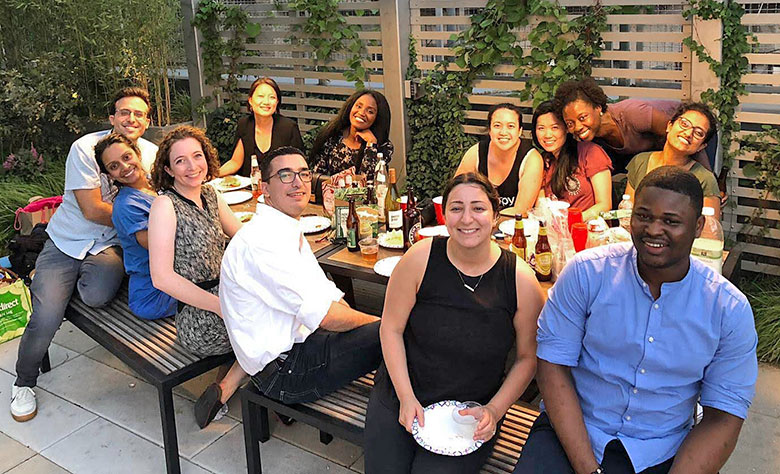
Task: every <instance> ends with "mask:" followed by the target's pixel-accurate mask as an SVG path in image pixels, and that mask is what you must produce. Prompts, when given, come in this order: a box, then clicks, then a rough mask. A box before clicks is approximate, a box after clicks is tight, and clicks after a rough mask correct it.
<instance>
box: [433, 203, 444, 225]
mask: <svg viewBox="0 0 780 474" xmlns="http://www.w3.org/2000/svg"><path fill="white" fill-rule="evenodd" d="M442 199H443V198H442V197H441V196H436V197H435V198H433V209H434V210H435V211H436V222H437V223H438V224H439V225H444V212H442V209H441V203H442Z"/></svg>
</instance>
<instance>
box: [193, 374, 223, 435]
mask: <svg viewBox="0 0 780 474" xmlns="http://www.w3.org/2000/svg"><path fill="white" fill-rule="evenodd" d="M221 398H222V389H221V388H219V385H217V384H215V383H213V384H211V385H209V386H208V387H207V388H206V390H205V391H204V392H203V394H202V395H201V396H200V398H198V401H197V402H195V421H196V422H197V423H198V426H200V429H203V428H205V427H207V426H208V425H209V423H211V420H213V419H214V417H215V416H217V412H218V411H219V409H220V408H222V402H221V401H220V399H221Z"/></svg>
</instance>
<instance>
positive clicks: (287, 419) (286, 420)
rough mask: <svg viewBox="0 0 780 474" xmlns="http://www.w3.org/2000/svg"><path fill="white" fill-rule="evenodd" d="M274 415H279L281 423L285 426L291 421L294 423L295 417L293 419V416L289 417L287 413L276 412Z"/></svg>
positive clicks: (290, 423)
mask: <svg viewBox="0 0 780 474" xmlns="http://www.w3.org/2000/svg"><path fill="white" fill-rule="evenodd" d="M276 416H278V417H279V420H280V421H281V422H282V424H283V425H285V426H290V425H292V424H293V423H295V419H294V418H290V417H289V416H287V415H282V414H281V413H277V414H276Z"/></svg>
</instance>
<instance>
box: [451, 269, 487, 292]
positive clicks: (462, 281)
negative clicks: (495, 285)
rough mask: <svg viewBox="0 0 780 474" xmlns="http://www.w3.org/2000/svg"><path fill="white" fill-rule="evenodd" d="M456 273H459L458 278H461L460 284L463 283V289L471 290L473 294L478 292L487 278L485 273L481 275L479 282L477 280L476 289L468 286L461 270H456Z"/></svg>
mask: <svg viewBox="0 0 780 474" xmlns="http://www.w3.org/2000/svg"><path fill="white" fill-rule="evenodd" d="M453 266H454V265H453ZM455 271H456V272H458V278H460V282H461V283H463V287H464V288H466V289H467V290H469V291H470V292H472V293H474V291H476V289H477V288H479V284H480V283H482V277H484V276H485V274H484V273H483V274H482V275H480V276H479V280H477V284H476V285H474V287H473V288H472V287H471V286H470V285H467V284H466V281H465V280H464V279H463V275H462V274H461V273H460V270H458V269H457V268H455Z"/></svg>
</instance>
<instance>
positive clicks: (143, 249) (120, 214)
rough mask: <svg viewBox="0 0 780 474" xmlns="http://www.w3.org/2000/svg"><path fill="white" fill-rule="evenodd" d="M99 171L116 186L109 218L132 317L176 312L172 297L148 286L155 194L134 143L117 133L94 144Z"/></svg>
mask: <svg viewBox="0 0 780 474" xmlns="http://www.w3.org/2000/svg"><path fill="white" fill-rule="evenodd" d="M95 156H96V157H97V158H98V159H97V162H98V166H99V167H100V171H101V172H103V173H105V174H107V175H109V176H110V177H111V178H112V179H113V180H114V183H115V184H116V185H117V186H118V187H119V192H118V193H117V195H116V197H115V198H114V208H113V212H112V214H111V221H112V222H113V223H114V227H115V228H116V231H117V234H118V235H119V241H120V243H121V244H122V249H123V251H124V265H125V271H126V272H127V274H128V275H130V284H129V295H128V306H129V307H130V310H131V311H133V313H134V314H135V315H136V316H139V317H141V318H144V319H157V318H163V317H166V316H173V315H174V314H176V300H175V299H173V298H172V297H171V296H169V295H168V294H166V293H163V292H162V291H160V290H158V289H157V288H155V287H154V285H152V278H151V276H150V274H149V250H147V248H148V246H149V244H148V236H147V233H148V231H147V228H148V226H149V209H150V208H151V206H152V201H154V199H155V198H156V197H157V193H156V192H155V191H154V190H153V189H152V187H151V186H150V184H149V180H148V179H147V177H146V171H144V168H143V166H142V165H141V159H140V156H141V153H140V152H139V150H138V147H137V145H136V144H135V143H133V142H132V141H130V140H129V139H128V138H126V137H124V136H123V135H119V134H117V133H112V134H109V135H107V136H106V137H105V138H103V139H102V140H100V141H99V142H98V143H97V145H95Z"/></svg>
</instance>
